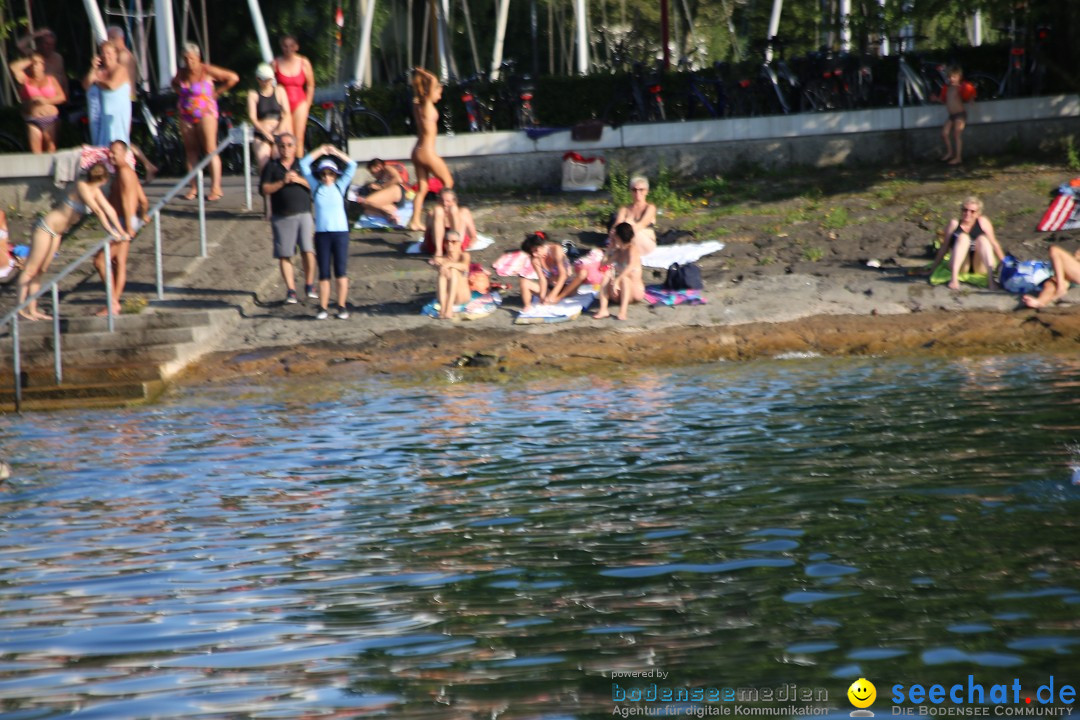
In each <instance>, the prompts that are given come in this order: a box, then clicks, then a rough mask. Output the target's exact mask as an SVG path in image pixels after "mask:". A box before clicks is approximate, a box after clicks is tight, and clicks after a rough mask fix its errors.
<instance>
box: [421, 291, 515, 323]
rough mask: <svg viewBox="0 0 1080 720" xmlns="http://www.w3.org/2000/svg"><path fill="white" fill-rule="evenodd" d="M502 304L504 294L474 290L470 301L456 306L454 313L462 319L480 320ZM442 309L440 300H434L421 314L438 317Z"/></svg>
mask: <svg viewBox="0 0 1080 720" xmlns="http://www.w3.org/2000/svg"><path fill="white" fill-rule="evenodd" d="M500 305H502V296H501V295H499V293H497V292H490V293H483V294H481V293H478V292H473V294H472V299H471V300H469V302H467V303H463V304H461V305H456V306H455V307H454V314H455V317H459V318H461V319H462V320H479V319H480V318H483V317H487V316H488V315H490V314H491V313H493V312H495V311H496V310H498V309H499V306H500ZM440 309H441V306H440V305H439V301H438V300H432V301H431V302H429V303H428V304H427V305H425V306H424V307H423V308H422V309H421V310H420V314H421V315H427V316H428V317H432V318H437V317H439V310H440Z"/></svg>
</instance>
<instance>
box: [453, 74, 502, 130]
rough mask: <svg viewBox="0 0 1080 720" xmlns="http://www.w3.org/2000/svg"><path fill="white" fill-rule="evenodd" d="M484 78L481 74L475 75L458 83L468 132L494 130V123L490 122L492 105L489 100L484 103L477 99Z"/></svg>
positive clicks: (492, 110)
mask: <svg viewBox="0 0 1080 720" xmlns="http://www.w3.org/2000/svg"><path fill="white" fill-rule="evenodd" d="M485 78H486V76H485V75H484V74H483V73H476V74H474V75H470V76H469V77H467V78H465V79H464V80H462V81H461V82H460V83H459V86H460V88H461V102H462V104H464V105H465V119H466V122H467V123H468V126H469V132H488V131H490V130H494V129H495V123H494V122H493V120H492V114H493V112H494V108H493V103H492V102H491V101H490V100H489V101H488V102H486V103H485V102H484V101H483V100H481V99H480V97H479V95H480V93H479V87H480V86H481V85H482V84H483V83H484V80H485Z"/></svg>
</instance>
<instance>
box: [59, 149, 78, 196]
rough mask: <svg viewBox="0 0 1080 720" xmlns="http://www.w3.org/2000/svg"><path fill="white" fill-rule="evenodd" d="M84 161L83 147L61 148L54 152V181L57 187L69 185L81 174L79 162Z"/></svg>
mask: <svg viewBox="0 0 1080 720" xmlns="http://www.w3.org/2000/svg"><path fill="white" fill-rule="evenodd" d="M81 161H82V148H81V147H77V148H72V149H70V150H60V151H58V152H56V153H53V183H54V184H55V185H56V187H60V188H62V187H67V185H68V183H70V182H74V181H75V178H77V177H78V176H79V163H80V162H81Z"/></svg>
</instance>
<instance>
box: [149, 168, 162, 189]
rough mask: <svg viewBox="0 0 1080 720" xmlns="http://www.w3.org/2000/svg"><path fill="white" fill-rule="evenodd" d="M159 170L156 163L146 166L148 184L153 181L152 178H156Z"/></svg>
mask: <svg viewBox="0 0 1080 720" xmlns="http://www.w3.org/2000/svg"><path fill="white" fill-rule="evenodd" d="M160 171H161V170H160V168H158V166H157V165H147V166H146V184H148V185H149V184H150V183H152V182H154V180H156V179H157V176H158V173H159V172H160Z"/></svg>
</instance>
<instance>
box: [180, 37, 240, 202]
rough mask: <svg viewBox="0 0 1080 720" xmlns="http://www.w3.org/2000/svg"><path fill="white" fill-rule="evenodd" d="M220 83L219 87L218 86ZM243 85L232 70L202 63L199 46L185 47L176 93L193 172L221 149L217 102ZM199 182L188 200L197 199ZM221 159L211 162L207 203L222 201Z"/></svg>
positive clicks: (185, 150) (192, 184)
mask: <svg viewBox="0 0 1080 720" xmlns="http://www.w3.org/2000/svg"><path fill="white" fill-rule="evenodd" d="M215 82H216V83H218V85H217V87H215V85H214V83H215ZM238 82H240V76H239V75H237V74H236V73H234V72H233V71H232V70H226V69H225V68H220V67H217V66H216V65H211V64H209V63H204V62H203V61H202V52H201V51H200V50H199V46H198V45H196V44H195V43H187V44H185V45H184V67H182V68H181V69H180V71H179V72H177V73H176V77H174V78H173V80H172V87H173V90H175V91H176V94H177V95H178V96H179V101H178V103H177V109H178V110H179V111H180V135H181V137H183V139H184V152H185V154H186V155H187V167H188V170H189V171H190V170H191V169H192V168H193V167H195V165H196V164H197V163H198V162H199V156H200V155H201V154H203V153H205V154H209V153H212V152H214V151H215V150H217V131H218V106H217V99H218V98H219V97H221V95H222V94H224V93H226V92H228V91H229V89H230V88H231V87H232V86H233V85H235V84H236V83H238ZM196 192H197V190H196V185H195V181H194V180H192V181H191V189H190V190H189V191H188V193H187V195H185V196H184V197H185V198H186V199H187V200H193V199H195V194H196ZM221 196H222V192H221V158H220V157H219V156H217V155H215V156H214V159H213V160H211V161H210V194H209V195H207V196H206V199H207V200H210V201H213V200H220V199H221Z"/></svg>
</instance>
